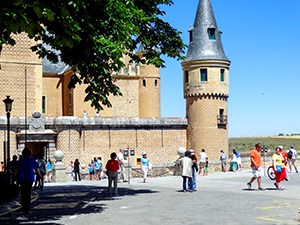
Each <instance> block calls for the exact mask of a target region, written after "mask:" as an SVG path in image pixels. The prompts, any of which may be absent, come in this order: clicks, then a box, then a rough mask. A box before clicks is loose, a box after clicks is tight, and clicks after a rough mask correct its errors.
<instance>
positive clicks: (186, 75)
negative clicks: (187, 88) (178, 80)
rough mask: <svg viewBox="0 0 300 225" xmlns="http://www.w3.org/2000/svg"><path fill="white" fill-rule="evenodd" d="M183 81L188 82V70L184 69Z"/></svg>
mask: <svg viewBox="0 0 300 225" xmlns="http://www.w3.org/2000/svg"><path fill="white" fill-rule="evenodd" d="M184 82H185V83H188V82H189V71H187V70H186V71H184Z"/></svg>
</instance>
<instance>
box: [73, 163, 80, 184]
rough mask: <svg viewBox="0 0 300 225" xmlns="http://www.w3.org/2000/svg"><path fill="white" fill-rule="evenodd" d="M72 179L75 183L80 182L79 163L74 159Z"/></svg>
mask: <svg viewBox="0 0 300 225" xmlns="http://www.w3.org/2000/svg"><path fill="white" fill-rule="evenodd" d="M74 179H75V181H77V179H78V180H79V181H81V178H80V162H79V160H78V159H75V161H74Z"/></svg>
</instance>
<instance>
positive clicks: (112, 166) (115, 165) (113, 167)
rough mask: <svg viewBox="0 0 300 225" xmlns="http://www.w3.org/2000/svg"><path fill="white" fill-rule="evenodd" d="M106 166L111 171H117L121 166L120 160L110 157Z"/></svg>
mask: <svg viewBox="0 0 300 225" xmlns="http://www.w3.org/2000/svg"><path fill="white" fill-rule="evenodd" d="M105 168H106V169H107V170H109V171H114V172H116V171H118V169H119V168H120V166H119V162H118V161H117V160H115V159H110V160H108V161H107V163H106V166H105Z"/></svg>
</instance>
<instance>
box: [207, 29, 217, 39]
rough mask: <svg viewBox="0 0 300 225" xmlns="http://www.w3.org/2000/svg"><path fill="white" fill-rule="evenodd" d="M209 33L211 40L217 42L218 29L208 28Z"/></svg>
mask: <svg viewBox="0 0 300 225" xmlns="http://www.w3.org/2000/svg"><path fill="white" fill-rule="evenodd" d="M207 32H208V38H209V40H216V28H214V27H212V28H208V29H207Z"/></svg>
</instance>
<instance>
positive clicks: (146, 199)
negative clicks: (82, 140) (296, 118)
mask: <svg viewBox="0 0 300 225" xmlns="http://www.w3.org/2000/svg"><path fill="white" fill-rule="evenodd" d="M289 175H290V180H289V181H288V182H283V183H282V187H283V188H284V190H282V191H279V190H276V189H275V187H274V185H273V183H274V181H271V180H270V179H269V178H268V177H267V176H265V177H263V187H264V188H265V191H258V190H256V189H255V188H256V187H257V184H256V183H254V184H253V189H252V190H248V189H247V187H246V183H247V182H248V181H249V179H250V178H251V177H252V173H251V171H250V170H244V171H239V172H226V173H221V172H218V173H212V174H209V175H208V176H207V177H203V176H200V175H199V176H198V177H197V185H198V186H197V192H193V193H189V192H187V193H184V192H182V191H181V186H182V179H181V177H158V178H150V179H149V182H148V183H142V179H138V178H134V179H131V180H130V183H120V184H119V196H117V197H111V196H109V195H108V194H107V188H106V186H107V180H106V179H105V180H101V181H86V180H85V181H80V182H71V181H70V182H67V183H47V184H46V185H45V189H44V191H43V192H40V191H38V192H34V193H33V196H32V200H33V203H32V207H33V208H32V211H31V214H30V217H29V219H28V220H24V218H22V217H21V215H22V214H21V213H20V206H19V205H17V204H16V202H12V203H7V204H5V205H1V210H0V224H1V225H4V224H49V225H56V224H74V225H93V224H95V225H96V224H97V225H98V224H112V225H114V224H116V225H119V224H128V225H133V224H145V225H147V224H159V225H164V224H166V225H169V224H178V225H179V224H180V225H181V224H191V225H193V224H195V225H198V224H222V225H223V224H230V225H235V224H236V225H241V224H247V225H248V224H251V225H255V224H257V225H263V224H300V222H299V219H300V216H299V208H300V194H299V193H300V174H296V173H290V174H289Z"/></svg>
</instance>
